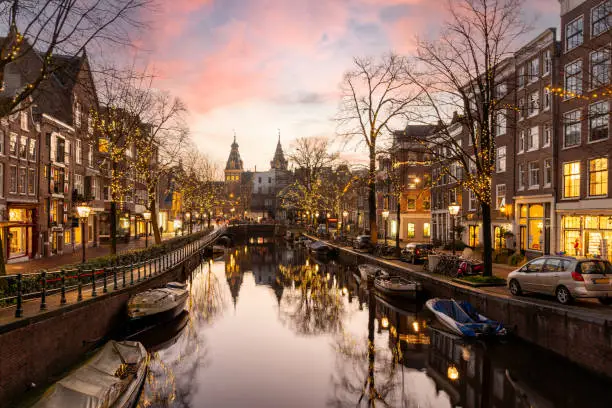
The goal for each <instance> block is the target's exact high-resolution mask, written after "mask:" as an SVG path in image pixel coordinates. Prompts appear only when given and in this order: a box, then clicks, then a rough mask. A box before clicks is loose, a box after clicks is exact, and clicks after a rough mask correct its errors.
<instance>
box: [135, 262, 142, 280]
mask: <svg viewBox="0 0 612 408" xmlns="http://www.w3.org/2000/svg"><path fill="white" fill-rule="evenodd" d="M136 270H137V271H138V282H140V280H141V279H140V265H137V266H136Z"/></svg>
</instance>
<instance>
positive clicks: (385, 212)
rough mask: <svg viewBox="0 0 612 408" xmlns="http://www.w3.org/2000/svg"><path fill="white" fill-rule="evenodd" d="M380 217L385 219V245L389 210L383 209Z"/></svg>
mask: <svg viewBox="0 0 612 408" xmlns="http://www.w3.org/2000/svg"><path fill="white" fill-rule="evenodd" d="M382 217H383V219H384V220H385V246H386V245H387V220H388V219H389V210H383V212H382Z"/></svg>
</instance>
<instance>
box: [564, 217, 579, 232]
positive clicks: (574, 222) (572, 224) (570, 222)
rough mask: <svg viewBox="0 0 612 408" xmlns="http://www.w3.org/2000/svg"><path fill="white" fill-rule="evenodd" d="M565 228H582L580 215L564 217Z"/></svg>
mask: <svg viewBox="0 0 612 408" xmlns="http://www.w3.org/2000/svg"><path fill="white" fill-rule="evenodd" d="M563 228H567V229H580V217H563Z"/></svg>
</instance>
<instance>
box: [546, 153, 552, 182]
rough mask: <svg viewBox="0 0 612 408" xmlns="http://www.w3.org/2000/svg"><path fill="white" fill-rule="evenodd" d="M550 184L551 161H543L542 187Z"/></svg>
mask: <svg viewBox="0 0 612 408" xmlns="http://www.w3.org/2000/svg"><path fill="white" fill-rule="evenodd" d="M551 184H552V159H546V160H544V187H549V186H550V185H551Z"/></svg>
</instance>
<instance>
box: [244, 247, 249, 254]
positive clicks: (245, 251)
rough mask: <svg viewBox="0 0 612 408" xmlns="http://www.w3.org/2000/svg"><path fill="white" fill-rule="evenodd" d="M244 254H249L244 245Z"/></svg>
mask: <svg viewBox="0 0 612 408" xmlns="http://www.w3.org/2000/svg"><path fill="white" fill-rule="evenodd" d="M244 253H245V254H247V253H249V248H248V247H247V246H246V245H245V246H244Z"/></svg>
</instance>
